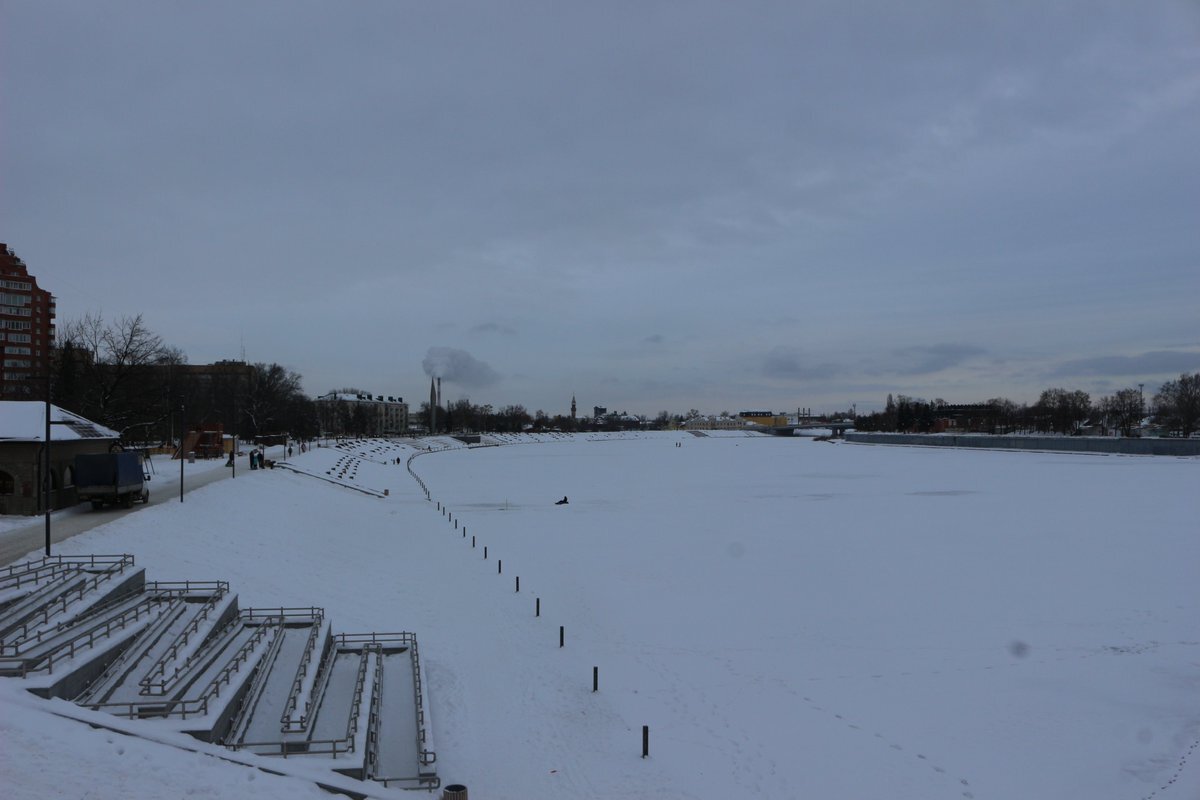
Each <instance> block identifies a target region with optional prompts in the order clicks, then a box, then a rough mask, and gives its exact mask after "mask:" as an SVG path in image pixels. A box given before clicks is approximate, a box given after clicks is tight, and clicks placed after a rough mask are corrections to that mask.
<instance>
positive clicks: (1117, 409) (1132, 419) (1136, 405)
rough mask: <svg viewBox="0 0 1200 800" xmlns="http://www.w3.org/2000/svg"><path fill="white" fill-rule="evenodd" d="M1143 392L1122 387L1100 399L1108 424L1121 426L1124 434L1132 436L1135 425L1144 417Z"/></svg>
mask: <svg viewBox="0 0 1200 800" xmlns="http://www.w3.org/2000/svg"><path fill="white" fill-rule="evenodd" d="M1142 405H1143V404H1142V393H1141V392H1140V391H1138V390H1137V389H1121V390H1119V391H1117V392H1116V393H1115V394H1113V395H1111V396H1110V397H1105V398H1104V399H1102V400H1101V401H1100V411H1101V413H1103V414H1104V418H1105V419H1106V420H1107V421H1108V424H1110V425H1112V426H1113V427H1114V428H1119V429H1120V431H1121V435H1122V436H1131V435H1132V434H1133V427H1134V426H1135V425H1137V424H1138V423H1139V422H1141V419H1142V413H1143V412H1142Z"/></svg>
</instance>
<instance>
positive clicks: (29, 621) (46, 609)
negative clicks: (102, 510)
mask: <svg viewBox="0 0 1200 800" xmlns="http://www.w3.org/2000/svg"><path fill="white" fill-rule="evenodd" d="M126 560H127V561H128V564H126ZM132 564H133V557H132V556H129V557H128V558H127V559H125V558H123V559H122V560H121V561H120V562H113V563H111V564H109V565H108V566H107V567H106V568H105V569H104V570H102V571H100V572H99V573H97V574H94V575H93V576H92V577H87V575H88V570H84V569H77V570H75V571H73V573H68V575H69V576H70V577H67V576H64V577H63V578H62V579H61V580H62V582H63V583H65V584H69V583H70V582H71V580H72V579H73V578H76V577H81V578H83V580H82V582H80V583H77V584H75V585H68V586H66V588H65V589H64V590H63V591H62V592H60V593H58V594H57V595H55V596H54V597H53V598H52V599H50V600H49V602H46V603H44V604H41V605H40V606H39V607H38V608H37V609H35V610H34V611H33V612H32V613H31V614H30V615H29V616H28V617H27V618H26V619H25V620H23V621H22V622H21V623H19V624H18V625H15V626H13V628H12V629H11V630H10V631H9V635H8V637H6V638H8V642H6V643H4V645H3V646H4V647H10V646H11V647H18V648H19V645H20V643H22V642H25V641H28V640H29V629H30V626H32V625H35V624H36V625H38V626H41V625H48V624H49V623H50V617H51V614H52V613H53V614H65V613H66V612H67V608H68V607H69V606H70V605H71V604H72V603H77V602H79V601H81V600H83V597H84V595H86V594H88V593H90V592H92V591H95V590H96V589H97V588H98V587H99V586H100V584H101V583H103V582H105V581H107V580H108V579H109V578H111V577H112V576H113V575H114V574H117V575H119V574H121V573H122V572H124V571H125V567H126V566H128V565H132ZM50 585H53V582H52V583H51V584H50ZM59 606H61V608H59ZM39 615H40V619H39ZM76 621H77V620H65V621H64V622H62V623H59V624H58V626H57V627H56V629H55V630H54V631H52V632H53V633H57V632H58V631H59V630H61V629H62V628H63V627H64V626H69V625H72V624H74V623H75V622H76ZM18 629H20V632H21V633H20V635H16V636H15V637H14V635H15V633H16V631H17V630H18ZM41 633H42V632H39V637H40V635H41ZM38 641H40V638H39V639H38ZM17 652H20V651H19V649H18V650H17Z"/></svg>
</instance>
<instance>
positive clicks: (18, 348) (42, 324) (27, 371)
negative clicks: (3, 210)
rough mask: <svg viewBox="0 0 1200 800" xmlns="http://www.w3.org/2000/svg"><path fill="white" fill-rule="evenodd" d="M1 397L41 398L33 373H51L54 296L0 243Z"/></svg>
mask: <svg viewBox="0 0 1200 800" xmlns="http://www.w3.org/2000/svg"><path fill="white" fill-rule="evenodd" d="M0 347H3V348H4V354H3V355H4V366H3V369H2V370H0V400H21V399H26V398H28V397H40V396H41V393H42V389H41V386H40V384H39V383H37V382H34V381H30V380H28V379H29V378H30V377H32V376H41V375H48V374H49V372H50V360H51V356H52V353H51V350H52V349H53V347H54V296H53V295H51V294H50V293H49V292H47V291H46V290H45V289H40V288H38V285H37V279H36V278H34V277H33V276H32V275H30V274H29V270H28V269H26V267H25V262H24V261H22V260H21V259H20V258H19V257H18V256H17V254H16V253H14V252H13V251H12V250H11V249H10V248H9V246H8V245H7V244H4V243H2V242H0Z"/></svg>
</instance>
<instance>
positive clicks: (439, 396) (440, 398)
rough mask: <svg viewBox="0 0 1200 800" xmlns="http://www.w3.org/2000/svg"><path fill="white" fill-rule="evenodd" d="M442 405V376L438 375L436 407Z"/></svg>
mask: <svg viewBox="0 0 1200 800" xmlns="http://www.w3.org/2000/svg"><path fill="white" fill-rule="evenodd" d="M441 404H442V376H441V375H438V405H439V406H440V405H441Z"/></svg>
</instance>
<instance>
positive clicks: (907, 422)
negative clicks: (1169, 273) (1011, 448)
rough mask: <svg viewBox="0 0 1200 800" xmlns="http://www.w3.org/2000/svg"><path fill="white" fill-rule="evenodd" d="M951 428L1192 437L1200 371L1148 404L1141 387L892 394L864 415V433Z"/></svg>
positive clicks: (1199, 418) (1199, 404)
mask: <svg viewBox="0 0 1200 800" xmlns="http://www.w3.org/2000/svg"><path fill="white" fill-rule="evenodd" d="M951 421H953V424H952V427H954V428H956V429H959V430H969V431H972V432H978V433H992V434H1006V433H1043V434H1047V433H1055V434H1061V435H1073V434H1080V433H1084V432H1088V433H1098V434H1101V435H1111V434H1114V433H1115V434H1120V435H1121V436H1133V435H1135V433H1137V432H1139V431H1140V430H1141V428H1142V427H1143V426H1144V425H1145V424H1147V423H1151V424H1153V425H1156V426H1158V427H1159V428H1160V429H1161V430H1162V431H1163V432H1165V433H1167V434H1168V435H1176V436H1191V435H1192V433H1194V432H1195V431H1196V429H1197V424H1198V423H1200V372H1198V373H1195V374H1192V375H1189V374H1186V373H1185V374H1182V375H1180V376H1179V378H1178V379H1177V380H1171V381H1167V382H1166V383H1164V384H1163V385H1162V387H1161V388H1160V389H1159V390H1158V392H1156V393H1155V395H1154V396H1153V398H1152V399H1151V401H1150V403H1149V404H1147V402H1146V399H1145V396H1144V395H1143V394H1142V390H1141V389H1134V388H1128V389H1119V390H1117V391H1116V392H1114V393H1113V394H1111V395H1107V396H1105V397H1101V398H1100V399H1098V400H1096V401H1093V400H1092V398H1091V396H1090V395H1089V394H1088V393H1087V392H1085V391H1081V390H1079V389H1062V388H1052V389H1046V390H1045V391H1043V392H1042V394H1041V396H1040V397H1039V398H1038V400H1037V402H1036V403H1033V404H1032V405H1027V404H1024V403H1015V402H1013V401H1012V400H1009V399H1007V398H1003V397H998V398H994V399H992V400H987V401H985V402H983V403H975V404H966V405H953V404H950V403H947V402H946V401H944V400H941V399H938V400H933V401H929V400H921V399H916V398H912V397H907V396H905V395H899V396H897V397H895V398H893V397H892V395H890V394H889V395H888V398H887V403H886V405H885V406H884V409H883V411H879V412H875V413H872V414H860V415H858V416H856V417H855V419H854V423H855V424H854V427H855V429H856V430H860V431H880V432H891V433H933V432H941V431H942V430H946V429H947V425H949V424H950V422H951Z"/></svg>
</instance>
